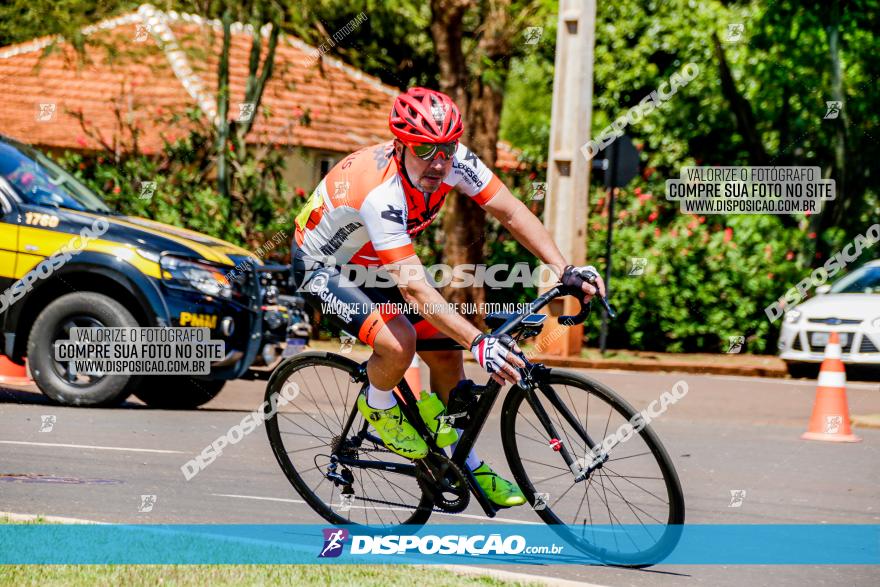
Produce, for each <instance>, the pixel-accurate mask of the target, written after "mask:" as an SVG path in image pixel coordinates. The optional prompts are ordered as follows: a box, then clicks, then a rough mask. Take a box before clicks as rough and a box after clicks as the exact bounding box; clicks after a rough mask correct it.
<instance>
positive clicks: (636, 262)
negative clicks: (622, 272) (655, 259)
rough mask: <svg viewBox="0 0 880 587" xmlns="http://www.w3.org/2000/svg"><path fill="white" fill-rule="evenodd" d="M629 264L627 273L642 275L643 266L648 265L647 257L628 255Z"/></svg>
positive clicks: (643, 272) (643, 271)
mask: <svg viewBox="0 0 880 587" xmlns="http://www.w3.org/2000/svg"><path fill="white" fill-rule="evenodd" d="M629 265H630V266H629V271H628V272H627V275H633V276H637V275H644V274H645V268H646V267H647V266H648V259H647V258H645V257H630V258H629Z"/></svg>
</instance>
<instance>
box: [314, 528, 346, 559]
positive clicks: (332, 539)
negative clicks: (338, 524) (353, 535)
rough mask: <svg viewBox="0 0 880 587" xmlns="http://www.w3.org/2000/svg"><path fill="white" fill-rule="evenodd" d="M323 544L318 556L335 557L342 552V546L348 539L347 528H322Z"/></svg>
mask: <svg viewBox="0 0 880 587" xmlns="http://www.w3.org/2000/svg"><path fill="white" fill-rule="evenodd" d="M322 532H324V546H323V548H321V553H320V554H319V555H318V558H336V557H338V556H339V555H340V554H342V547H343V545H344V544H345V541H346V540H347V539H348V530H345V529H338V528H324V529H323V530H322Z"/></svg>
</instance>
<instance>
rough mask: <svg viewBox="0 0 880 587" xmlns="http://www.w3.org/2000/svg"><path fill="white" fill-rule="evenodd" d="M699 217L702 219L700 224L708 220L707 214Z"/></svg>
mask: <svg viewBox="0 0 880 587" xmlns="http://www.w3.org/2000/svg"><path fill="white" fill-rule="evenodd" d="M698 218H699V220H700V224H703V223H704V222H706V217H705V216H698Z"/></svg>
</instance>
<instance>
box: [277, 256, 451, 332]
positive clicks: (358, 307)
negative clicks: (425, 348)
mask: <svg viewBox="0 0 880 587" xmlns="http://www.w3.org/2000/svg"><path fill="white" fill-rule="evenodd" d="M291 260H292V268H293V271H292V274H293V282H294V285H295V286H296V287H297V289H298V291H299V293H300V294H301V295H302V296H303V297H304V298H305V299H306V302H308V303H309V305H311V306H312V307H313V308H318V309H320V310H321V313H322V314H323V315H325V316H327V317H328V318H330V320H331V321H332V322H333V323H335V324H336V325H338V326H339V327H341V328H342V329H343V330H345V331H346V332H348V333H349V334H353V335H355V336H357V337H358V339H359V340H361V341H362V342H363V343H365V344H368V345H369V346H373V341H375V339H376V335H378V334H379V332H380V331H381V330H382V327H383V326H385V324H387V323H388V322H390V321H391V320H393V319H395V318H396V317H398V316H404V317H405V318H406V319H407V320H409V322H410V324H412V325H413V328H415V330H416V335H417V338H419V339H425V338H433V337H435V336H437V334H438V332H439V331H438V330H437V329H436V328H435V327H434V326H432V325H431V324H430V323H429V322H428V321H427V320H425V319H424V318H422V317H421V316H419V315H418V314H417V313H416V312H415V311H414V309H413V308H411V307H410V306H409V304H407V303H406V302H405V301H404V299H403V295H401V293H400V289H398V288H397V286H394V285H389V286H388V287H366V286H358V285H355V284H354V283H352V282H351V281H349V280H348V279H347V278H346V276H345V275H343V274H342V272H341V269H340V267H338V266H331V265H323V264H321V263H319V262H318V261H316V260H315V259H313V258H311V257H309V256H308V255H306V254H305V253H303V252H302V250H301V249H300V248H299V247H298V246H297V245H296V242H294V243H293V246H292V250H291Z"/></svg>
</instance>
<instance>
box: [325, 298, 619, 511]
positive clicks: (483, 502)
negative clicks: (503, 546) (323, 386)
mask: <svg viewBox="0 0 880 587" xmlns="http://www.w3.org/2000/svg"><path fill="white" fill-rule="evenodd" d="M562 293H563V292H562V290H561V289H560V288H559V286H557V287H554V288H553V289H551V290H548V291H547V292H545V293H544V294H542V295H540V296H538V297H537V298H536V299H535V300H534V301H533V302H532V303H531V304H530V306H529V309H528V311H527V312H523V313H522V314H518V315H515V316H512V317H511V318H510V319H508V320H507V322H505V323H504V324H502V325H501V326H499V327H498V328H496V329H495V330H494V331H492V334H493V335H495V336H501V335H503V334H509V333H510V332H513V331H515V330H516V328H517V327H518V326H519V325H520V324H521V323H522V321H523V320H524V319H525V318H526V317H527V316H528V315H529V314H533V313H536V312H538V311H539V310H540V309H541V308H543V307H544V306H546V305H547V304H548V303H550V301H551V300H552V299H554V298H556V297H559V296H560V295H562ZM459 349H462V347H461V345H459V344H457V343H456V342H455V341H453V340H451V339H431V340H423V341H418V342H417V343H416V351H417V352H418V351H439V350H459ZM522 372H523V375H524V378H523V384H522V385H521V386H520V387H521V388H522V389H524V390H525V391H526V394H527V395H526V398H527V401H528V402H529V405H530V406H531V408H532V410H533V411H534V412H535V415H536V416H537V417H538V420H539V421H540V422H541V424H542V425H543V426H544V427H545V428H546V430H547V432H548V433H549V434H550V435H551V438H559V435H558V433H557V432H556V427H555V426H554V425H553V422H552V421H551V420H550V417H549V416H548V415H547V412H546V410H544V407H543V406H542V405H541V403H540V402H539V401H538V399H537V397H536V394H535V393H534V390H535V389H540V390H541V392H542V393H543V395H544V396H545V397H546V398H547V400H548V401H549V402H550V403H551V404H552V405H553V406H554V407H555V408H556V409H557V410H558V411H559V413H560V414H562V417H563V418H564V419H565V420H566V421H567V422H568V423H569V425H570V426H572V428H574V430H576V431H577V433H578V435H579V436H580V437H581V439H582V440H583V441H584V442H585V444H586V446H589V447H591V450H596V447H597V443H595V442H594V441H593V440H592V439H591V438H590V436H589V435H588V434H587V431H586V430H585V429H584V428H583V426H582V425H581V423H580V422H579V420H578V418H576V417H575V416H574V415H573V414H572V413H571V411H570V410H569V409H568V406H566V405H565V404H564V403H563V402H562V400H560V398H559V396H558V395H557V394H556V392H555V391H554V390H553V389H552V388H550V387H549V386H548V385H546V383H547V378H548V375H549V372H550V370H549V369H547V368H546V367H544V365H542V364H540V363H530V362H528V361H526V367H525V368H524V369H523V370H522ZM354 379H355V380H356V381H363V382H366V381H367V373H366V363H363V364H361V368H360V371H359V373H358V375H357V376H356V377H354ZM397 389H398V390H399V392H400V398H401V399H402V401H401V402H400V408H401V411H402V412H403V414H404V416H406V419H407V420H408V421H409V422H410V424H412V425H413V427H414V428H415V429H416V430H417V431H418V432H419V434H420V435H421V436H422V438H424V439H425V442H426V443H427V444H428V448H429V449H430V451H431V452H433V453H436V454H440V455H444V456H445V454H446V453H445V452H444V451H443V449H441V448H439V447H438V446H437V445H436V443H435V442H434V439H433V437H432V435H431V434H430V432H429V430H428V428H427V426H426V425H425V423H424V422H423V421H422V418H421V415H420V414H419V411H418V409H417V408H416V397H415V394H414V393H413V391H412V390H411V389H410V387H409V385H408V384H407V382H406V380H405V379H404V380H401V381H400V383H398V385H397ZM500 392H501V385H500V384H499V383H498V382H496V381H495V380H494V379H490V380H489V383H488V384H487V385H486V386H485V389H484V391H483V393H482V394H481V395H480V399H479V401H478V402H477V406H476V409H475V411H474V413H473V414H470V417H471V424H470V426H468V427H467V428H465V429H463V430H462V435H461V438H459V440H458V444H456V446H455V451H454V452H453V454H452V458H451V460H452V462H453V463H454V464H455V465H456V466H458V467H459V469H461V471H462V473H463V474H464V476H465V480H466V481H467V483H468V487H469V489H470V491H471V494H472V495H473V496H474V497H475V498H476V500H477V503H479V504H480V507H482V508H483V511H484V512H485V513H486V515H487V516H488V517H490V518H493V517H495V514H496V513H497V512H498V511H499V510H500V509H504V508H501V507H498V506H496V505H495V504H494V503H492V502H491V501H490V500H489V498H488V497H487V496H486V494H485V493H483V490H482V489H481V488H480V486H479V484H477V481H476V478H475V477H474V475H473V473H472V472H471V471H470V470H469V469H468V468H467V466H465V461H466V460H467V456H468V454H470V451H471V449H472V448H473V447H474V445H475V444H476V442H477V438H479V436H480V432H482V430H483V425H484V424H485V423H486V420H487V419H488V417H489V413H490V412H491V411H492V406H494V405H495V401H496V400H497V399H498V396H499V395H500ZM357 414H358V410H357V406H356V405H355V406H352V410H351V412H350V414H349V416H348V419H347V421H346V423H345V426H344V427H343V430H342V433H341V434H340V438H341V439H346V440H345V442H348V437H349V432H350V431H351V427H352V424H353V423H354V420H355V418H356V416H357ZM368 427H369V424H368V423H367V422H364V424H363V427H362V428H361V430H360V431H359V432H358V433H357V435H356V437H357V438H358V439H359V440H358V442H357V444H360V442H362V441H363V440H368V441H370V442H373V443H375V444H377V445H379V446H381V445H382V441H381V440H380V439H379V438H378V437H376V436H375V435H373V434H370V433H369V432H368ZM337 450H338V449H337ZM560 453H561V456H562V458H563V459H564V460H565V462H566V464H567V465H568V467H569V469H570V470H571V471H572V473H573V474H574V475H575V481H576V482H578V481H583V480H585V479H587V478H588V477H589V474H590V472H591V471H592V470H593V469H594V468H595V467H596V466H598V465H600V464H601V463H603V462H604V461H605V460H607V458H608V457H607V455H601V454H600V456H599V457H597V458H595V459H594V460H593V461H591V462H590V463H585V466H584V467H581V466H579V465H578V462H577V460H576V459H575V457H574V456H573V455H572V454H571V451H569V450H568V447H567V446H565V445H561V447H560ZM336 457H337V462H338V463H340V464H342V465H347V466H352V467H359V468H365V469H381V470H385V471H394V472H395V473H399V474H404V475H411V476H413V477H414V476H415V475H416V469H417V466H416V465H414V464H402V463H397V462H390V461H377V460H362V459H357V458H351V457H348V456H345V455H336Z"/></svg>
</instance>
